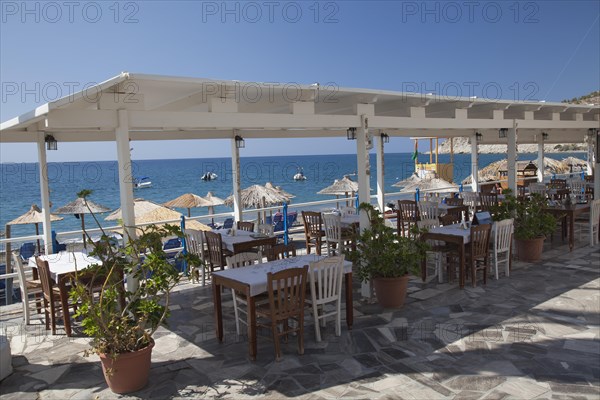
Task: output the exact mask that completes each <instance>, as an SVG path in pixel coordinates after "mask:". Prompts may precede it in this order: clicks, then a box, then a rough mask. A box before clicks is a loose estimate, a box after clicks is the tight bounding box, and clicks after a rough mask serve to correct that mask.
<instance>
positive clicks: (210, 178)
mask: <svg viewBox="0 0 600 400" xmlns="http://www.w3.org/2000/svg"><path fill="white" fill-rule="evenodd" d="M217 178H218V175H217V174H215V173H214V172H210V171H209V172H207V173H205V174H204V175H202V177H201V178H200V179H202V180H203V181H214V180H215V179H217Z"/></svg>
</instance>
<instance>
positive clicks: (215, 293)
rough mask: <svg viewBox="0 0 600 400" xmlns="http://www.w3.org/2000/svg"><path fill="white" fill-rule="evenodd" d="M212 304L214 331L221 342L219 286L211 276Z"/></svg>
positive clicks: (221, 321) (221, 317)
mask: <svg viewBox="0 0 600 400" xmlns="http://www.w3.org/2000/svg"><path fill="white" fill-rule="evenodd" d="M212 280H213V282H212V291H213V304H214V306H215V322H216V326H215V330H216V335H217V340H219V342H222V341H223V315H222V312H221V285H220V284H218V283H217V278H216V277H215V276H214V275H213V278H212Z"/></svg>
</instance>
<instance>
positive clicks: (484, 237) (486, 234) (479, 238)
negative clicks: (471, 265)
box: [470, 224, 492, 260]
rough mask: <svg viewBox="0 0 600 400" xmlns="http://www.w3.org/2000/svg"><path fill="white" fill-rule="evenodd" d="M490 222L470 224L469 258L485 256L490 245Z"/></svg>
mask: <svg viewBox="0 0 600 400" xmlns="http://www.w3.org/2000/svg"><path fill="white" fill-rule="evenodd" d="M491 231H492V226H491V225H490V224H483V225H473V226H471V245H470V247H471V259H472V260H474V259H481V258H487V256H488V251H489V246H490V233H491Z"/></svg>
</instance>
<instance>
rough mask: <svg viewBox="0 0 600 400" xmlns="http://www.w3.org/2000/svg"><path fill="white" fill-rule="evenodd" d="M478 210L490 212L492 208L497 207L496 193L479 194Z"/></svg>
mask: <svg viewBox="0 0 600 400" xmlns="http://www.w3.org/2000/svg"><path fill="white" fill-rule="evenodd" d="M479 203H480V205H479V210H480V211H489V212H491V211H492V208H493V207H496V206H498V194H496V193H479Z"/></svg>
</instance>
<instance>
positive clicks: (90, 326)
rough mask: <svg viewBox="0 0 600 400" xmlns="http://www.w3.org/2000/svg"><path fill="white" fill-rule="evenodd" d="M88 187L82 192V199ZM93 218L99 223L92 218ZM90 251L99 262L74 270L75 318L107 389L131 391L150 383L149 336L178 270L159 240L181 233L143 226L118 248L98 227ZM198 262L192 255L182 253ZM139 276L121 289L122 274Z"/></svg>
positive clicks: (165, 309) (161, 320)
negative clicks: (132, 286) (88, 339)
mask: <svg viewBox="0 0 600 400" xmlns="http://www.w3.org/2000/svg"><path fill="white" fill-rule="evenodd" d="M89 193H91V192H90V191H83V192H81V193H80V195H81V196H80V197H83V198H85V197H86V196H87V195H88V194H89ZM92 216H93V217H94V220H95V221H96V223H97V224H98V226H99V227H100V224H99V223H98V220H97V219H96V216H95V215H94V214H93V213H92ZM84 233H85V234H86V237H87V238H88V241H89V243H90V244H91V245H92V246H93V250H92V251H91V252H90V255H91V256H93V257H96V258H98V259H99V260H100V261H101V262H100V263H97V264H93V265H91V266H90V267H89V268H86V269H85V270H82V271H78V273H77V276H76V280H75V283H74V285H73V289H72V291H71V298H72V300H73V301H74V302H76V303H77V304H78V309H77V312H76V313H75V315H76V316H78V317H81V318H82V326H83V332H84V334H86V335H88V336H90V337H91V338H92V341H91V348H90V349H89V350H88V351H86V352H85V355H86V356H87V355H89V354H93V353H95V354H98V355H99V356H100V360H101V362H102V369H103V372H104V376H105V378H106V381H107V384H108V386H109V387H110V389H111V390H112V391H113V392H115V393H129V392H132V391H136V390H139V389H141V388H142V387H144V386H145V385H146V383H147V382H148V375H149V371H150V361H151V352H152V348H153V347H154V340H153V339H152V335H153V334H154V333H155V332H156V330H157V329H158V327H159V326H160V325H161V324H165V321H166V319H167V318H168V316H169V297H170V293H171V290H172V289H173V287H174V286H175V285H176V284H177V282H178V281H179V277H180V275H179V272H178V271H177V270H176V269H175V268H174V267H173V266H172V265H171V264H170V263H169V262H168V260H167V258H166V254H165V251H164V250H163V244H162V241H163V239H165V238H167V237H172V236H179V237H182V236H183V234H182V232H181V230H180V229H179V227H177V226H173V225H164V226H160V227H159V226H155V225H151V226H149V227H147V228H144V229H143V230H142V232H141V234H140V235H139V236H138V238H136V239H133V238H130V237H129V238H126V240H125V243H124V246H123V247H122V248H118V247H116V246H114V243H111V242H110V240H109V238H108V237H107V235H106V234H105V233H104V231H102V233H103V234H102V238H101V240H100V241H98V242H96V243H93V242H92V241H91V240H90V237H89V235H88V233H87V232H86V231H84ZM185 257H186V258H188V259H189V261H190V262H192V263H197V262H198V260H194V259H193V258H194V256H193V255H187V256H185ZM124 276H127V277H128V279H137V280H138V282H139V284H138V285H137V287H135V289H129V290H125V288H124V285H123V277H124Z"/></svg>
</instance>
